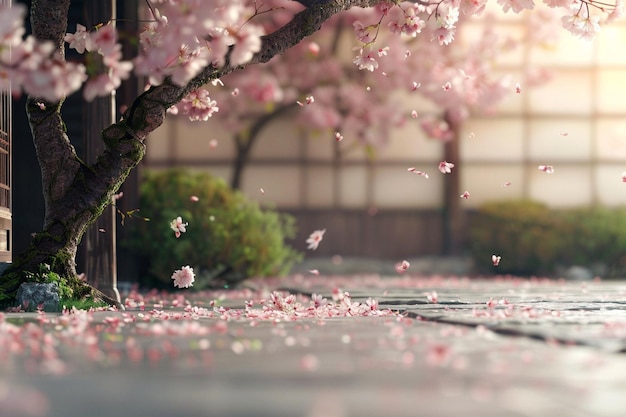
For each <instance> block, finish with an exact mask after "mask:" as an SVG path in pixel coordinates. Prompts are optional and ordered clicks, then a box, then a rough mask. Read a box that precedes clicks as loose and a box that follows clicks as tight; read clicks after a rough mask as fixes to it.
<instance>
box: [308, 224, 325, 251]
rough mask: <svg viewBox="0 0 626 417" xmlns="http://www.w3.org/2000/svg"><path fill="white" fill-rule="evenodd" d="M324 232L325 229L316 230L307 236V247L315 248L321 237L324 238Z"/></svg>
mask: <svg viewBox="0 0 626 417" xmlns="http://www.w3.org/2000/svg"><path fill="white" fill-rule="evenodd" d="M324 233H326V229H322V230H316V231H314V232H313V233H311V235H310V236H309V237H308V238H307V240H306V243H307V244H308V247H307V249H311V250H316V249H317V247H318V245H319V244H320V242H321V241H322V239H323V238H324Z"/></svg>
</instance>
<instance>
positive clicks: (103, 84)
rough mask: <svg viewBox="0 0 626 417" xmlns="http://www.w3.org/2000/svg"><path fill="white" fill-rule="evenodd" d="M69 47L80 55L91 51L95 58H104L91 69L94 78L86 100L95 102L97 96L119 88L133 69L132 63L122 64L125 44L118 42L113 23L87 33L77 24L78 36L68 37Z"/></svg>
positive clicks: (86, 86)
mask: <svg viewBox="0 0 626 417" xmlns="http://www.w3.org/2000/svg"><path fill="white" fill-rule="evenodd" d="M65 41H66V42H67V43H69V47H70V48H73V49H75V50H76V51H77V52H78V53H81V54H82V53H85V51H86V52H90V53H92V56H95V57H101V59H100V63H101V64H102V65H101V66H102V67H103V68H104V69H101V68H99V66H100V65H98V64H97V63H95V64H92V65H90V66H88V67H87V73H88V74H89V75H90V77H89V79H88V80H87V82H86V83H85V88H84V89H83V96H84V97H85V100H87V101H91V100H93V99H94V98H95V97H97V96H106V95H108V94H111V92H112V91H114V90H115V89H117V88H118V87H119V86H120V84H121V83H122V80H125V79H127V78H128V77H129V76H130V73H131V71H132V69H133V64H132V62H130V61H121V59H122V45H121V44H120V43H118V42H117V31H116V30H115V27H114V26H113V25H112V24H111V23H109V24H107V25H104V26H101V27H97V28H96V29H95V30H94V31H87V28H86V27H85V26H83V25H80V24H78V25H76V32H75V33H68V34H66V35H65Z"/></svg>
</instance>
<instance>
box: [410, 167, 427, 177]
mask: <svg viewBox="0 0 626 417" xmlns="http://www.w3.org/2000/svg"><path fill="white" fill-rule="evenodd" d="M407 170H408V171H409V172H412V173H414V174H417V175H421V176H423V177H424V178H425V179H428V174H427V173H425V172H424V171H419V170H417V169H416V168H414V167H411V168H408V169H407Z"/></svg>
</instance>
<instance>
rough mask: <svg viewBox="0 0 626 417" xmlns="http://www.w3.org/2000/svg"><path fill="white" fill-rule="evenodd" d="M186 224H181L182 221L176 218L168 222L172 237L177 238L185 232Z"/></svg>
mask: <svg viewBox="0 0 626 417" xmlns="http://www.w3.org/2000/svg"><path fill="white" fill-rule="evenodd" d="M187 226H188V223H183V219H182V218H181V217H180V216H178V217H176V218H175V219H174V220H172V221H171V222H170V228H171V229H172V230H173V231H174V235H175V236H176V237H177V238H179V237H180V235H181V233H185V232H186V231H187Z"/></svg>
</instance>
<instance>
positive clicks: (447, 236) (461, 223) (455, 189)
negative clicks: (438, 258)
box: [443, 112, 465, 255]
mask: <svg viewBox="0 0 626 417" xmlns="http://www.w3.org/2000/svg"><path fill="white" fill-rule="evenodd" d="M444 120H445V121H446V123H448V126H450V130H451V131H452V132H453V133H454V135H453V138H452V139H451V140H449V141H448V142H446V143H445V144H444V145H443V148H444V159H445V160H446V161H448V162H452V163H453V164H454V165H455V166H454V169H453V170H452V172H451V173H449V174H446V175H444V179H443V182H444V186H443V188H444V192H443V194H444V197H443V198H444V203H443V253H444V255H460V254H462V252H463V244H464V241H465V215H464V212H463V206H462V205H461V202H462V199H461V197H460V195H461V188H460V180H461V169H462V167H461V153H460V143H459V139H460V138H459V125H458V123H457V122H456V120H455V118H453V117H450V114H449V113H448V112H446V113H445V115H444Z"/></svg>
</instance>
